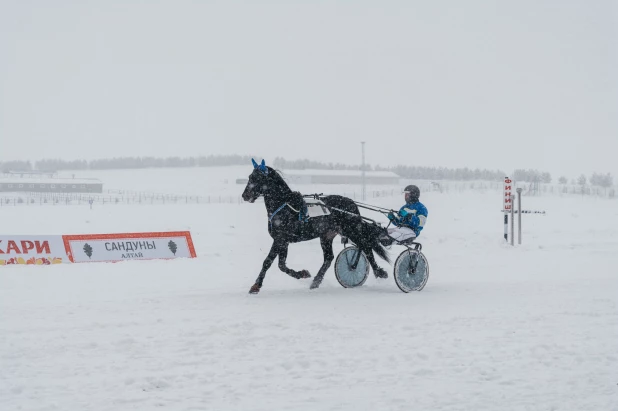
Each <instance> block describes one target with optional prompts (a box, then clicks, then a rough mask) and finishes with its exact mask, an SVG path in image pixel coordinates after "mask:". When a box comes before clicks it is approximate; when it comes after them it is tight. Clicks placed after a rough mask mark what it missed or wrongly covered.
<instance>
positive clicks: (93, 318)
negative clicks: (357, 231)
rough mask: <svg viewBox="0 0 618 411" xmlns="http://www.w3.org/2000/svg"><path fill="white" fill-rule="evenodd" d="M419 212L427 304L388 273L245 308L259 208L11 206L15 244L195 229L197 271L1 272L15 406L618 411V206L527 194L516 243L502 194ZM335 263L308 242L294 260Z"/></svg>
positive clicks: (284, 285)
mask: <svg viewBox="0 0 618 411" xmlns="http://www.w3.org/2000/svg"><path fill="white" fill-rule="evenodd" d="M165 173H167V170H164V171H160V170H159V171H157V172H153V173H152V174H151V177H150V178H151V181H150V180H149V183H148V184H150V185H151V186H152V187H161V185H162V184H163V185H165V184H167V185H169V186H171V185H172V184H173V183H172V182H171V181H169V182H165V181H163V180H165V177H164V174H165ZM240 177H242V176H240ZM147 179H148V177H145V176H143V175H137V174H135V173H133V172H129V173H127V172H125V173H124V177H122V176H121V175H120V174H119V175H118V181H121V180H122V181H125V182H126V187H118V188H125V189H134V190H136V191H138V190H142V189H143V187H140V186H134V187H131V185H130V184H129V182H131V181H133V182H136V181H146V180H147ZM213 180H214V178H213ZM162 181H163V182H162ZM205 181H206V182H205ZM198 183H199V184H198ZM184 184H185V185H186V186H187V187H188V188H187V190H189V189H190V187H189V186H191V185H192V184H194V187H196V189H195V192H194V194H202V193H203V191H202V192H197V191H198V189H197V187H199V190H204V187H206V188H205V189H206V190H207V189H208V178H202V177H201V176H199V177H196V178H195V181H188V182H186V183H184ZM213 184H214V183H213ZM222 184H224V183H222ZM228 186H229V187H233V188H230V190H231V191H232V192H233V190H240V191H241V190H242V188H243V187H242V186H237V185H232V184H228ZM112 187H113V185H108V187H107V188H112ZM297 188H300V189H302V190H303V191H305V192H314V190H313V189H312V187H307V188H304V187H297ZM152 190H153V191H165V190H161V189H155V188H153V189H152ZM421 200H422V201H423V202H424V203H425V204H426V205H427V207H428V209H429V218H428V222H427V226H426V229H425V231H424V232H423V234H422V236H421V239H422V241H423V245H424V248H423V251H424V253H425V254H426V256H427V258H428V260H429V264H430V267H431V275H430V279H429V282H428V284H427V286H426V287H425V289H424V290H423V291H421V292H418V293H411V294H404V293H402V292H400V291H399V289H398V288H397V287H396V285H395V283H394V281H393V279H392V268H391V267H388V270H389V273H391V277H390V278H389V279H388V280H381V281H378V280H376V279H374V278H372V277H371V278H370V279H369V280H368V281H367V283H366V284H365V285H364V286H363V287H362V288H359V289H343V288H342V287H341V286H340V285H339V284H338V283H337V281H336V280H335V278H334V273H333V269H332V267H331V269H330V270H329V271H328V273H327V275H326V278H325V280H324V282H323V284H322V286H321V287H320V288H319V289H317V290H311V291H310V290H309V289H308V286H309V283H310V280H294V279H292V278H290V277H288V276H287V275H285V274H283V273H282V272H280V271H279V270H278V268H277V267H276V264H275V265H273V267H272V268H271V269H270V271H269V272H268V274H267V277H266V280H265V282H264V287H263V288H262V291H261V292H260V294H258V295H249V294H248V293H247V292H248V290H249V287H250V286H251V285H252V284H253V282H254V280H255V278H256V277H257V274H258V272H259V269H260V267H261V264H262V261H263V259H264V257H265V256H266V253H267V250H268V248H269V247H270V239H269V237H268V234H267V232H266V213H265V210H264V207H263V204H261V203H256V204H240V205H239V204H209V205H190V204H188V205H187V204H179V205H149V206H138V205H131V206H124V205H118V206H101V207H95V208H94V209H93V210H90V209H88V206H86V205H84V206H83V207H81V206H73V207H33V208H25V207H5V208H2V209H1V210H0V221H1V224H2V231H3V232H4V233H6V234H63V233H70V234H78V233H103V232H110V233H113V232H127V231H165V230H187V229H188V230H190V231H191V233H192V235H193V239H194V242H195V246H196V250H197V254H198V258H196V259H190V260H171V261H135V262H125V263H117V264H81V265H79V264H78V265H69V264H65V265H58V266H45V267H42V266H7V267H2V268H1V269H0V410H3V411H4V410H6V411H13V410H28V411H36V410H41V411H42V410H62V411H70V410H76V411H90V410H92V411H95V410H96V411H107V410H110V411H112V410H113V411H117V410H153V409H167V410H268V411H272V410H283V409H285V410H311V411H314V410H406V411H407V410H475V411H477V410H595V411H596V410H599V411H606V410H609V411H614V410H618V274H616V271H617V270H616V268H615V267H617V266H618V203H617V202H616V201H611V200H602V199H594V198H580V197H574V198H559V197H539V198H525V199H524V207H525V208H528V209H544V210H546V211H547V215H545V216H541V215H524V216H523V219H524V229H523V231H524V237H523V245H521V246H515V247H511V246H509V245H506V244H504V240H503V239H502V214H501V213H500V212H499V210H500V208H501V198H500V193H499V192H498V193H497V192H490V191H488V192H484V193H483V192H463V193H460V192H450V193H438V192H431V193H423V195H422V198H421ZM372 202H373V203H375V204H377V205H383V206H387V207H393V208H395V207H399V206H400V205H401V204H400V203H401V199H400V198H399V197H394V198H393V197H390V198H380V199H373V201H372ZM367 215H369V214H367ZM335 246H336V249H335V252H336V253H337V252H339V250H341V248H342V246H341V244H339V241H338V239H337V240H336V242H335ZM398 251H399V250H396V249H395V248H393V249H392V250H391V254H392V256H393V257H394V256H396V254H397V252H398ZM321 259H322V255H321V249H320V246H319V242H318V241H311V242H306V243H300V244H295V245H292V246H291V247H290V253H289V257H288V265H289V266H290V267H292V268H295V269H301V268H307V269H309V270H310V271H311V272H312V274H315V273H316V271H317V269H318V267H319V266H320V264H321ZM381 264H382V265H383V266H386V265H387V264H386V263H384V262H381Z"/></svg>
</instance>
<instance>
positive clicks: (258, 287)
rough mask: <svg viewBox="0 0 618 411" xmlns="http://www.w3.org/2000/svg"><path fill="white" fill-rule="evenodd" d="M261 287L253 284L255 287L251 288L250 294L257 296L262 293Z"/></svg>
mask: <svg viewBox="0 0 618 411" xmlns="http://www.w3.org/2000/svg"><path fill="white" fill-rule="evenodd" d="M260 288H261V287H260V286H259V285H257V284H253V286H252V287H251V289H250V290H249V294H257V293H259V292H260Z"/></svg>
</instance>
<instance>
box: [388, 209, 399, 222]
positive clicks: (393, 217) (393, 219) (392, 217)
mask: <svg viewBox="0 0 618 411" xmlns="http://www.w3.org/2000/svg"><path fill="white" fill-rule="evenodd" d="M387 217H388V219H389V220H391V221H395V219H396V218H397V217H395V214H393V212H392V211H391V212H390V213H388V215H387Z"/></svg>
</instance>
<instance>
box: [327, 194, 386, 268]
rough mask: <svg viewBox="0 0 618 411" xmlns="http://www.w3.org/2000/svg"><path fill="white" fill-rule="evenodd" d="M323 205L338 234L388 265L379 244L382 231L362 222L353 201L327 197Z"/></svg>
mask: <svg viewBox="0 0 618 411" xmlns="http://www.w3.org/2000/svg"><path fill="white" fill-rule="evenodd" d="M323 201H324V203H325V204H326V205H327V206H329V208H330V209H331V210H332V211H331V215H332V216H333V219H334V221H335V223H336V225H337V226H338V227H340V229H341V232H340V234H341V235H342V236H344V237H347V238H349V239H350V240H352V242H353V243H354V244H356V245H357V246H358V247H359V248H360V249H361V250H367V251H368V250H373V251H374V252H375V253H376V254H377V255H378V256H379V257H380V258H381V259H383V260H384V261H386V262H388V263H390V258H389V256H388V254H387V252H386V248H384V246H383V245H382V243H380V236H381V235H382V234H384V229H383V228H382V227H380V226H378V225H377V224H373V223H369V222H366V221H364V220H363V219H362V218H361V216H360V211H359V210H358V207H357V205H356V204H355V203H354V201H352V200H350V199H349V198H346V197H342V196H335V195H333V196H327V197H324V198H323Z"/></svg>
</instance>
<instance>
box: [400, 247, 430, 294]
mask: <svg viewBox="0 0 618 411" xmlns="http://www.w3.org/2000/svg"><path fill="white" fill-rule="evenodd" d="M393 276H394V277H395V282H396V283H397V287H399V289H400V290H401V291H403V292H404V293H409V292H410V291H421V290H422V289H423V287H425V284H427V279H428V278H429V263H428V262H427V258H425V255H424V254H423V253H421V252H420V251H418V250H412V249H408V250H406V251H404V252H402V253H401V254H399V257H397V260H396V261H395V272H394V275H393Z"/></svg>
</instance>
